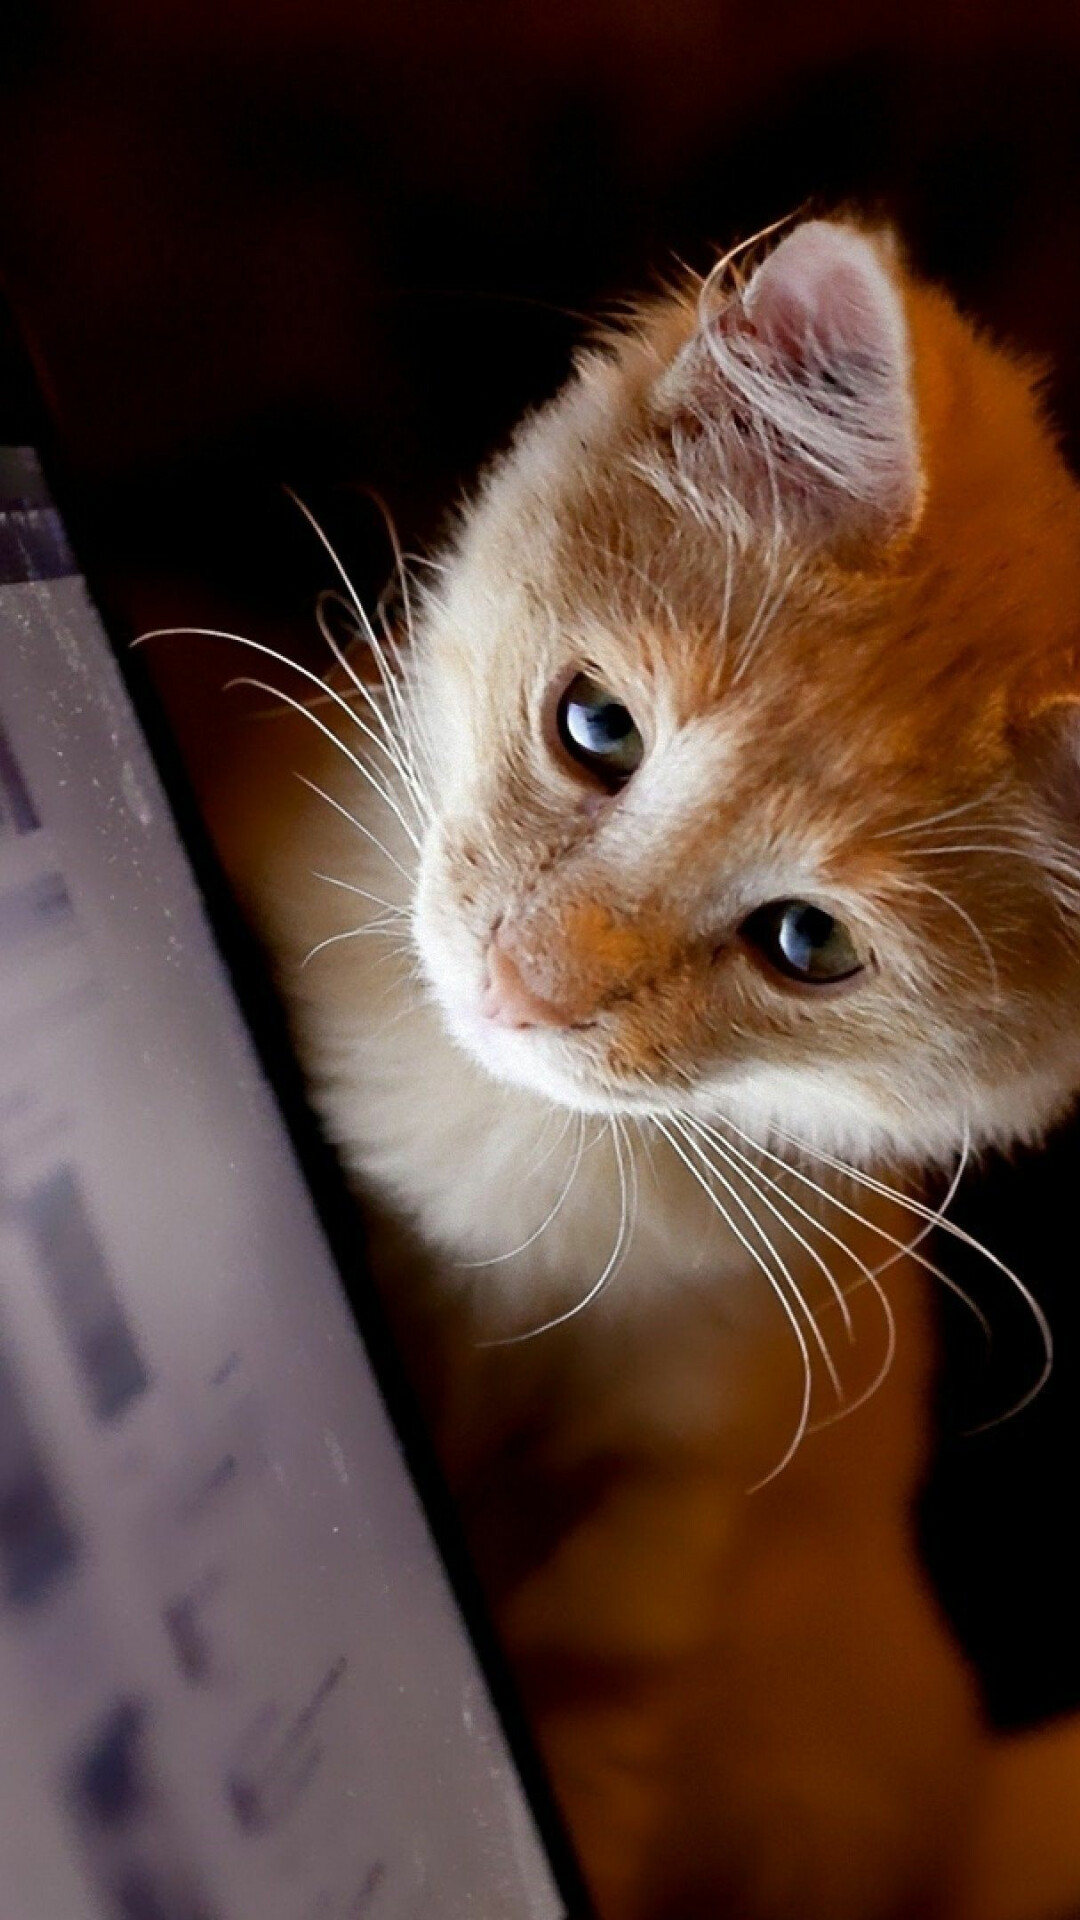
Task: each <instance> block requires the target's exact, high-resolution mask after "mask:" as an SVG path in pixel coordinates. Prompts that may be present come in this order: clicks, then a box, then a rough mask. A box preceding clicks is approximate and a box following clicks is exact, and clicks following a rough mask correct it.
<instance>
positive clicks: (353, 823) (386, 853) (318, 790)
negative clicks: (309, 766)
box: [294, 773, 414, 887]
mask: <svg viewBox="0 0 1080 1920" xmlns="http://www.w3.org/2000/svg"><path fill="white" fill-rule="evenodd" d="M294 778H295V779H297V780H299V781H300V783H301V785H302V786H305V787H307V788H309V789H310V791H311V792H312V793H315V794H318V796H319V799H320V800H325V801H326V804H327V806H328V807H333V809H334V812H335V813H340V815H341V817H342V819H343V820H347V821H348V823H349V825H350V827H355V828H356V831H357V833H359V834H362V836H363V838H364V839H365V840H370V842H371V844H372V846H373V847H377V848H378V851H379V852H380V853H381V854H382V856H383V858H384V860H389V862H390V865H391V866H392V867H396V868H397V870H398V872H399V873H400V875H401V877H402V879H403V880H404V881H406V882H407V884H408V885H409V886H410V887H411V886H412V885H413V884H414V880H413V875H412V874H411V873H409V871H408V869H407V868H405V867H403V866H402V864H401V861H400V860H398V859H396V858H395V856H394V855H393V854H392V853H391V851H390V849H389V847H388V846H386V845H385V843H384V842H383V841H382V840H380V839H379V836H378V834H375V833H372V831H371V828H370V827H366V826H365V825H364V822H363V821H362V820H358V819H357V817H356V815H355V813H350V812H349V809H348V807H343V806H342V804H341V801H340V800H335V799H334V796H333V794H332V793H327V792H326V790H325V788H323V787H320V786H318V785H317V784H316V782H315V781H314V780H309V779H308V777H307V774H306V773H297V774H295V775H294Z"/></svg>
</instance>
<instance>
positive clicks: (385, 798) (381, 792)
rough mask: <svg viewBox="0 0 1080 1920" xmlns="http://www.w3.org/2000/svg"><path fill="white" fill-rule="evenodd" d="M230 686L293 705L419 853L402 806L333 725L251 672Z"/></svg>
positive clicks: (230, 682) (238, 676)
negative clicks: (375, 797)
mask: <svg viewBox="0 0 1080 1920" xmlns="http://www.w3.org/2000/svg"><path fill="white" fill-rule="evenodd" d="M231 687H257V688H258V690H259V692H260V693H268V694H270V695H271V697H272V698H274V699H277V700H283V701H284V702H285V705H286V706H288V707H292V708H293V709H294V711H295V712H297V713H300V714H302V715H303V717H304V719H305V720H306V721H307V722H308V724H309V726H312V727H315V728H316V729H317V731H318V732H319V733H321V734H322V735H323V736H324V737H325V738H326V739H327V740H329V742H330V744H331V746H334V747H336V748H337V750H338V752H339V753H340V754H341V755H342V756H343V757H344V758H345V759H346V760H347V761H348V762H349V765H350V766H351V767H355V768H356V771H357V773H358V774H359V775H360V777H361V779H362V780H366V781H367V784H368V786H369V787H371V788H372V790H373V792H375V793H376V794H378V796H379V799H380V800H381V801H382V802H383V804H384V806H386V807H387V808H388V810H389V811H390V812H391V813H392V814H393V816H394V818H395V820H396V821H397V823H398V825H399V827H400V828H401V831H402V833H403V834H404V835H405V838H406V839H407V840H409V841H410V842H411V843H412V845H413V847H414V848H415V849H416V852H417V853H419V852H420V842H419V840H418V839H417V837H416V834H415V832H414V830H413V828H412V827H411V826H410V825H409V822H408V821H407V820H406V818H405V815H404V814H403V813H402V811H401V808H400V807H399V806H398V804H397V801H396V800H395V799H394V798H393V796H392V795H391V794H390V793H389V792H388V791H387V789H386V788H385V787H384V786H383V785H382V783H381V781H379V780H377V779H376V778H375V775H374V774H373V773H372V771H371V768H370V767H366V766H365V765H364V762H363V761H362V760H361V759H359V758H358V756H357V755H356V754H355V753H352V752H351V751H350V749H349V748H348V747H347V746H346V745H345V742H344V740H341V739H339V738H338V735H337V734H336V733H335V732H334V729H333V727H328V726H327V724H326V722H325V720H320V719H319V716H318V714H317V713H312V712H311V711H310V710H309V709H308V708H307V707H305V706H304V705H303V704H302V703H301V702H300V701H299V700H294V699H293V698H292V696H291V695H290V694H287V693H283V692H282V691H281V688H280V687H271V686H269V685H268V684H267V682H266V681H265V680H255V679H253V678H252V677H251V675H250V674H238V675H237V677H236V678H235V679H234V680H230V681H228V682H227V688H231Z"/></svg>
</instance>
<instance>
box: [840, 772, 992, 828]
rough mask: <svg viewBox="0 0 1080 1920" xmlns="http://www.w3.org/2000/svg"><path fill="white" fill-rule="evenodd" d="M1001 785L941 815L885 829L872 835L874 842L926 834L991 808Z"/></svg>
mask: <svg viewBox="0 0 1080 1920" xmlns="http://www.w3.org/2000/svg"><path fill="white" fill-rule="evenodd" d="M1001 792H1002V788H1001V785H1000V783H998V784H995V785H993V786H990V787H988V788H987V789H986V791H985V792H984V793H980V794H976V796H975V798H974V799H973V800H961V801H960V802H959V804H958V805H957V806H954V807H944V808H943V809H942V811H941V812H940V813H929V814H926V815H925V816H924V817H923V818H922V819H920V820H909V821H906V822H905V823H904V824H903V825H901V826H899V827H884V828H882V830H881V831H880V832H879V833H875V834H872V835H871V836H870V837H871V839H873V840H899V839H907V838H909V837H910V836H911V835H912V834H917V833H924V832H925V831H926V829H927V828H928V827H936V826H937V825H938V824H939V822H941V821H943V820H955V819H957V818H958V817H959V815H960V814H963V813H973V812H975V810H976V809H977V808H979V807H984V806H989V805H990V804H991V803H992V802H993V801H994V800H995V799H997V798H999V797H1000V794H1001Z"/></svg>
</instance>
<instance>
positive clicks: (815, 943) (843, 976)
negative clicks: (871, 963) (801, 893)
mask: <svg viewBox="0 0 1080 1920" xmlns="http://www.w3.org/2000/svg"><path fill="white" fill-rule="evenodd" d="M741 932H742V936H743V939H744V940H745V941H747V943H748V944H749V945H750V946H752V947H753V948H755V950H756V951H757V952H758V953H760V954H761V955H762V957H763V958H764V959H766V960H767V961H768V962H769V964H770V966H772V967H774V968H775V969H776V971H777V973H781V974H783V976H784V978H785V979H786V980H795V981H797V982H798V983H799V985H800V986H804V987H828V986H838V985H839V984H840V982H841V981H843V980H853V979H854V978H855V976H856V975H857V974H860V973H863V972H864V971H865V968H866V962H865V961H864V959H863V957H862V955H861V954H860V953H859V952H858V949H857V948H856V946H855V942H854V940H853V939H852V937H851V935H850V933H849V932H848V930H847V928H846V927H845V925H844V923H843V921H842V920H837V919H836V917H835V915H834V914H831V913H828V912H826V910H825V908H824V907H816V906H814V905H812V903H811V902H810V901H809V900H772V901H770V902H769V904H768V906H765V907H759V908H758V909H757V912H756V913H752V914H751V915H750V918H749V919H748V920H745V921H744V922H743V925H742V928H741Z"/></svg>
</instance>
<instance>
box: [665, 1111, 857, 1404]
mask: <svg viewBox="0 0 1080 1920" xmlns="http://www.w3.org/2000/svg"><path fill="white" fill-rule="evenodd" d="M671 1124H672V1126H673V1127H674V1128H675V1129H676V1131H677V1132H678V1133H679V1134H680V1135H681V1136H682V1138H683V1140H685V1142H686V1144H687V1146H688V1147H689V1149H690V1151H691V1153H692V1154H694V1155H695V1156H696V1158H697V1159H698V1160H699V1161H700V1162H701V1164H702V1165H703V1166H705V1167H707V1168H708V1170H709V1172H710V1173H712V1174H714V1175H715V1177H716V1178H717V1180H719V1182H720V1184H721V1186H722V1187H723V1188H724V1191H725V1192H726V1193H727V1194H728V1195H729V1196H730V1198H731V1199H732V1200H733V1201H734V1203H735V1205H736V1206H737V1207H738V1209H739V1211H740V1213H742V1214H743V1215H744V1217H745V1218H746V1219H747V1220H749V1222H750V1225H751V1226H752V1227H753V1229H754V1232H755V1233H756V1234H757V1236H758V1238H759V1239H760V1240H761V1241H762V1242H763V1243H764V1245H765V1246H766V1247H767V1248H768V1250H769V1253H770V1254H771V1255H772V1257H773V1259H774V1260H775V1261H776V1264H777V1266H778V1267H779V1269H780V1272H781V1274H782V1275H783V1277H784V1279H785V1280H786V1281H787V1284H788V1287H789V1289H790V1291H791V1294H792V1296H793V1298H794V1299H795V1300H796V1301H797V1302H798V1304H799V1306H800V1307H801V1309H802V1312H803V1317H804V1319H805V1320H806V1324H807V1326H808V1327H809V1329H810V1335H811V1338H812V1340H813V1342H814V1345H815V1346H816V1348H817V1350H818V1352H819V1353H820V1355H821V1358H822V1362H823V1365H824V1367H825V1371H826V1373H827V1374H828V1376H829V1384H830V1385H831V1387H832V1390H833V1392H834V1393H835V1395H836V1397H837V1399H838V1400H840V1401H842V1400H843V1398H844V1389H843V1387H842V1386H841V1384H840V1375H839V1372H838V1371H837V1367H836V1362H835V1361H834V1359H833V1357H832V1354H831V1353H830V1351H829V1346H828V1342H827V1341H826V1339H825V1335H824V1334H823V1333H822V1331H821V1328H820V1327H819V1326H818V1323H817V1319H816V1317H815V1315H814V1313H813V1310H812V1308H811V1307H810V1304H809V1302H808V1300H807V1299H806V1297H805V1295H804V1294H803V1292H802V1289H801V1287H800V1286H799V1284H798V1282H797V1280H796V1279H795V1276H794V1274H793V1273H792V1271H791V1268H790V1267H789V1266H788V1264H787V1261H786V1260H785V1259H784V1256H783V1254H782V1253H781V1252H780V1249H779V1247H778V1246H777V1245H776V1243H775V1241H774V1240H772V1239H771V1238H770V1236H769V1234H768V1233H767V1231H766V1229H765V1228H764V1227H763V1226H762V1224H761V1221H760V1220H759V1219H758V1217H757V1215H756V1214H755V1212H754V1209H753V1208H752V1207H751V1206H748V1205H747V1203H746V1201H745V1200H744V1199H743V1197H742V1195H741V1194H740V1193H739V1192H738V1191H737V1189H736V1188H735V1187H733V1186H732V1185H731V1183H730V1181H728V1180H727V1179H725V1177H724V1175H723V1174H722V1173H721V1171H720V1169H719V1168H718V1167H717V1166H716V1164H715V1162H714V1161H712V1160H710V1158H709V1156H708V1154H707V1153H706V1152H705V1150H704V1148H703V1147H701V1146H699V1145H698V1143H697V1142H696V1141H695V1140H694V1139H693V1138H692V1136H691V1135H690V1133H689V1132H688V1131H687V1128H686V1126H685V1124H684V1122H683V1120H682V1118H681V1116H680V1117H678V1118H676V1117H674V1116H673V1117H672V1121H671ZM729 1164H730V1163H729ZM733 1171H736V1172H737V1171H738V1169H733ZM742 1178H743V1179H744V1180H745V1175H743V1176H742ZM746 1185H747V1186H749V1187H750V1191H751V1192H753V1191H754V1188H753V1186H751V1183H750V1182H749V1181H748V1180H747V1181H746ZM758 1197H759V1198H763V1197H764V1196H762V1195H758ZM766 1205H768V1206H769V1208H770V1211H771V1212H772V1213H774V1214H776V1217H777V1219H778V1220H779V1221H780V1224H781V1226H784V1227H786V1230H787V1231H788V1232H789V1233H794V1232H795V1229H794V1228H793V1227H790V1226H788V1225H787V1223H786V1222H785V1221H784V1219H783V1216H782V1215H781V1214H779V1213H777V1210H776V1208H775V1207H774V1206H772V1203H771V1202H769V1201H766ZM796 1237H800V1236H796ZM802 1244H803V1246H804V1247H805V1246H806V1242H805V1240H804V1241H803V1243H802ZM809 1250H810V1249H809V1248H807V1251H808V1252H809ZM821 1264H822V1268H823V1271H826V1269H825V1268H824V1263H821ZM829 1281H830V1285H833V1286H834V1290H835V1283H834V1282H833V1281H832V1276H831V1275H829ZM837 1297H838V1298H841V1297H842V1296H840V1295H839V1294H837ZM845 1311H846V1303H845ZM848 1318H849V1324H850V1315H849V1316H848Z"/></svg>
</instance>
